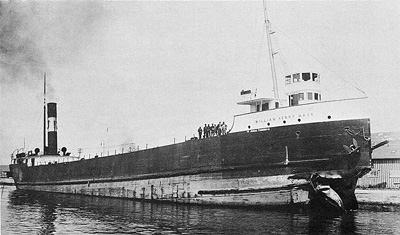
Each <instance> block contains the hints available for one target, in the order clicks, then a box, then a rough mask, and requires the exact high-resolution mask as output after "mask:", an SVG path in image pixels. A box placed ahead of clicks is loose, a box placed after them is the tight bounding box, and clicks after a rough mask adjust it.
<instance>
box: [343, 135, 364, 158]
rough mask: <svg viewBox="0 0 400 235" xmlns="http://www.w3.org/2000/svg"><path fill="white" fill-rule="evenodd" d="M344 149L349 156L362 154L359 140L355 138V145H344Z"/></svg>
mask: <svg viewBox="0 0 400 235" xmlns="http://www.w3.org/2000/svg"><path fill="white" fill-rule="evenodd" d="M343 148H344V149H345V150H346V152H347V153H348V154H349V155H353V154H354V153H359V152H360V146H358V143H357V140H356V139H355V138H353V144H352V145H350V146H347V145H343Z"/></svg>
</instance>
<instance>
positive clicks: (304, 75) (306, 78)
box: [301, 73, 310, 81]
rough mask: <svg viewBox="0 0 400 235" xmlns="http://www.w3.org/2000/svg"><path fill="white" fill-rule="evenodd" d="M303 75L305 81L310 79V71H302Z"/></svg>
mask: <svg viewBox="0 0 400 235" xmlns="http://www.w3.org/2000/svg"><path fill="white" fill-rule="evenodd" d="M301 76H302V78H303V81H308V80H310V73H302V74H301Z"/></svg>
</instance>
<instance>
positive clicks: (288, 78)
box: [285, 75, 292, 85]
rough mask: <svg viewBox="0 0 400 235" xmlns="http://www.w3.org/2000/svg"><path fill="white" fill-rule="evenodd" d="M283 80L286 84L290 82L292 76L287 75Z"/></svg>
mask: <svg viewBox="0 0 400 235" xmlns="http://www.w3.org/2000/svg"><path fill="white" fill-rule="evenodd" d="M285 81H286V85H287V84H290V83H291V81H292V76H290V75H287V76H286V77H285Z"/></svg>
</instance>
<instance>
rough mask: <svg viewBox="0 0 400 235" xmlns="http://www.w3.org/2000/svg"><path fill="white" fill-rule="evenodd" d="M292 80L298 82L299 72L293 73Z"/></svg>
mask: <svg viewBox="0 0 400 235" xmlns="http://www.w3.org/2000/svg"><path fill="white" fill-rule="evenodd" d="M293 82H300V73H295V74H293Z"/></svg>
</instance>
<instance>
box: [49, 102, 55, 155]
mask: <svg viewBox="0 0 400 235" xmlns="http://www.w3.org/2000/svg"><path fill="white" fill-rule="evenodd" d="M47 144H48V149H47V154H50V155H51V154H57V104H56V103H48V104H47Z"/></svg>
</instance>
